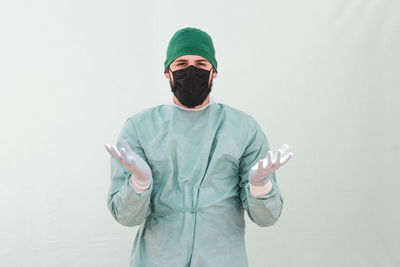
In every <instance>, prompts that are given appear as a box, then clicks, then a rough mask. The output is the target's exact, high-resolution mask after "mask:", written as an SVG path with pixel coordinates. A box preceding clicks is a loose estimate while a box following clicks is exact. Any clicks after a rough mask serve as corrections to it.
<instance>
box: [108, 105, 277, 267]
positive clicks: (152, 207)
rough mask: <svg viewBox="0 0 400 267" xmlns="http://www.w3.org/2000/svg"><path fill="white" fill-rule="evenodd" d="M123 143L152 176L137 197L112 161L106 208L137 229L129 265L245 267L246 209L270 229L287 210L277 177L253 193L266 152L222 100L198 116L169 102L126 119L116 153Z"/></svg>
mask: <svg viewBox="0 0 400 267" xmlns="http://www.w3.org/2000/svg"><path fill="white" fill-rule="evenodd" d="M120 138H125V139H126V140H127V141H128V143H129V145H130V146H131V148H132V149H133V150H134V151H135V152H136V153H137V154H139V155H140V156H141V157H142V158H143V159H144V160H145V161H146V162H147V163H148V164H149V166H150V168H151V171H152V175H153V182H152V184H151V185H150V187H149V189H148V190H146V191H144V192H142V193H136V192H135V191H134V189H133V188H132V187H131V185H130V184H129V182H128V179H129V177H130V175H131V172H130V171H128V170H126V169H125V168H124V167H123V166H122V165H121V164H120V163H119V162H118V161H117V160H116V159H114V158H112V157H111V159H110V160H111V184H110V189H109V193H108V197H107V205H108V208H109V210H110V212H111V214H112V216H113V217H114V218H115V220H116V221H117V222H119V223H120V224H122V225H124V226H137V225H139V226H140V227H139V229H138V231H137V234H136V236H135V239H134V242H133V247H132V250H131V267H133V266H135V267H153V266H154V267H169V266H173V267H186V266H191V267H207V266H214V267H219V266H221V267H227V266H229V267H234V266H240V267H244V266H248V261H247V255H246V249H245V239H244V234H245V220H244V210H246V212H247V214H248V216H249V218H250V219H251V221H252V222H254V223H256V224H257V225H259V226H260V227H267V226H271V225H273V224H274V223H275V222H276V221H277V220H278V219H279V217H280V214H281V211H282V206H283V199H282V195H281V193H280V190H279V188H278V185H277V181H276V175H275V173H273V174H272V179H271V180H272V189H271V191H269V192H268V193H267V194H265V195H262V196H258V197H256V196H253V195H251V193H250V188H249V182H248V174H249V170H250V169H251V168H252V167H253V166H254V164H256V163H257V161H258V160H260V159H262V158H265V157H266V154H267V151H268V150H269V145H268V142H267V138H266V136H265V134H264V132H263V131H262V129H261V128H260V126H259V125H258V123H257V122H256V121H255V119H254V118H252V117H251V116H250V115H248V114H246V113H244V112H242V111H240V110H238V109H235V108H233V107H230V106H228V105H226V104H221V103H214V104H210V105H209V106H207V107H206V108H205V109H202V110H197V111H194V110H184V109H180V108H178V107H176V106H175V105H167V104H164V105H159V106H155V107H151V108H148V109H146V110H144V111H141V112H139V113H137V114H135V115H133V116H131V117H129V118H128V119H127V120H126V121H125V124H124V126H123V128H122V130H121V133H120V135H119V137H118V141H117V144H116V146H117V147H118V148H120V142H119V140H120ZM260 241H261V240H260ZM263 242H264V241H263ZM265 260H266V261H267V260H268V258H267V257H266V258H265Z"/></svg>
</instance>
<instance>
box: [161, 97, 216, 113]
mask: <svg viewBox="0 0 400 267" xmlns="http://www.w3.org/2000/svg"><path fill="white" fill-rule="evenodd" d="M166 104H168V105H175V106H176V107H177V108H180V109H183V110H188V111H198V110H203V109H206V108H207V107H208V106H209V105H211V104H215V101H214V98H213V96H212V95H210V102H208V103H207V105H205V106H204V107H202V108H198V109H193V108H185V107H181V106H179V105H178V104H176V103H175V102H174V96H173V95H172V97H171V98H169V100H168V101H167V103H166Z"/></svg>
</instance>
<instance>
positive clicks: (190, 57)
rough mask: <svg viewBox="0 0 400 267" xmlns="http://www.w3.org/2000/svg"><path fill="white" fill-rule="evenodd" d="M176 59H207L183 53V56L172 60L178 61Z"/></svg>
mask: <svg viewBox="0 0 400 267" xmlns="http://www.w3.org/2000/svg"><path fill="white" fill-rule="evenodd" d="M178 60H187V61H196V60H206V61H207V62H208V60H207V59H205V58H204V57H202V56H198V55H183V56H180V57H177V58H176V59H175V60H174V62H175V61H178Z"/></svg>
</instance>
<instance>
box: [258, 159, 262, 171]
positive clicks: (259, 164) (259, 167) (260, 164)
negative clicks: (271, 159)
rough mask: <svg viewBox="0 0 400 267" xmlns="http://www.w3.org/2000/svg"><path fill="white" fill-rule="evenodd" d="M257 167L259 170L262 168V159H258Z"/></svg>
mask: <svg viewBox="0 0 400 267" xmlns="http://www.w3.org/2000/svg"><path fill="white" fill-rule="evenodd" d="M258 169H259V170H262V169H263V161H262V160H259V161H258Z"/></svg>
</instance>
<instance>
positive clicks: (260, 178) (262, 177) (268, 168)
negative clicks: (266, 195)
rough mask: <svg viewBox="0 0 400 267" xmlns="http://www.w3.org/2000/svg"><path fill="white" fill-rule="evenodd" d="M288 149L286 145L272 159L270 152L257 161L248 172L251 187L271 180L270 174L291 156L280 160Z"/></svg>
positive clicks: (289, 155)
mask: <svg viewBox="0 0 400 267" xmlns="http://www.w3.org/2000/svg"><path fill="white" fill-rule="evenodd" d="M288 148H289V146H288V145H287V144H284V145H282V146H281V148H279V149H278V151H277V152H276V153H275V155H274V157H273V158H272V152H271V150H269V151H268V152H267V157H266V158H264V159H262V160H259V161H258V163H256V164H255V165H254V166H253V167H252V168H251V170H250V173H249V182H250V184H251V185H255V186H263V185H265V184H266V183H268V181H269V180H270V179H271V177H272V176H271V174H272V173H273V172H274V171H276V170H278V169H279V168H280V167H281V166H282V165H284V164H285V163H286V162H287V161H288V160H289V159H290V158H291V157H292V156H293V153H292V152H290V153H289V154H288V155H286V156H285V157H284V158H282V159H281V156H282V154H283V153H284V152H285V151H286V150H287V149H288Z"/></svg>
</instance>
